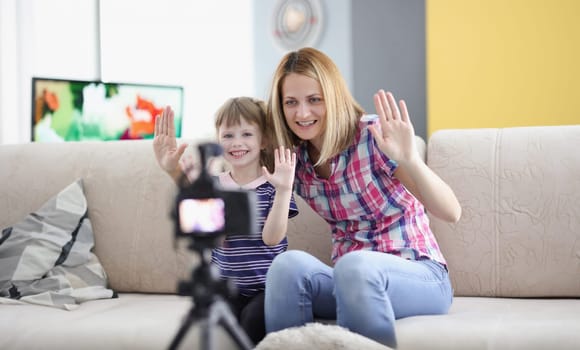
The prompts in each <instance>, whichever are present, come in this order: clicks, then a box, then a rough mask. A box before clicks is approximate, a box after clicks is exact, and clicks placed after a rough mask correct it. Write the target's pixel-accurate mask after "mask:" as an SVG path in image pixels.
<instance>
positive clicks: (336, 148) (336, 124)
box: [267, 47, 364, 165]
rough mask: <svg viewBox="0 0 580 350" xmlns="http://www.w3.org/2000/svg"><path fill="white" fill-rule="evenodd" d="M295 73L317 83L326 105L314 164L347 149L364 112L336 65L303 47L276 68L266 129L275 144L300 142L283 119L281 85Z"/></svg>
mask: <svg viewBox="0 0 580 350" xmlns="http://www.w3.org/2000/svg"><path fill="white" fill-rule="evenodd" d="M290 73H296V74H301V75H304V76H307V77H309V78H312V79H314V80H316V81H318V83H319V84H320V88H321V89H322V96H323V98H324V101H325V105H326V118H324V119H325V125H323V128H324V134H323V138H322V139H323V141H322V149H321V150H320V156H319V159H318V161H317V162H316V164H315V165H320V164H323V163H324V162H326V161H327V160H328V159H330V158H332V157H333V156H335V155H337V154H339V153H340V152H342V151H343V150H345V149H346V148H348V147H349V146H350V145H351V144H352V143H353V142H354V138H355V135H356V130H357V127H358V120H359V118H360V117H361V116H362V115H363V114H364V109H363V108H362V107H361V106H360V105H359V104H358V102H356V100H355V99H354V98H353V97H352V95H351V93H350V91H349V89H348V87H347V85H346V82H345V81H344V78H343V77H342V75H341V74H340V71H339V69H338V67H337V66H336V64H335V63H334V62H333V61H332V60H331V59H330V57H328V56H327V55H326V54H324V53H323V52H321V51H319V50H316V49H314V48H310V47H306V48H302V49H300V50H298V51H293V52H289V53H287V54H286V55H285V56H284V57H283V58H282V60H281V61H280V63H279V64H278V67H277V68H276V70H275V72H274V78H273V81H272V86H271V89H270V97H269V100H268V109H267V116H268V123H269V125H268V130H269V131H270V132H271V133H274V136H273V137H272V138H273V139H275V140H276V141H277V142H278V145H283V146H285V147H292V146H297V145H298V144H300V143H301V142H303V140H300V139H299V138H298V137H297V136H296V135H295V134H294V133H293V132H292V130H290V128H289V127H288V125H287V123H286V118H285V116H284V108H283V101H282V98H283V96H282V86H283V84H284V79H285V78H286V76H288V74H290Z"/></svg>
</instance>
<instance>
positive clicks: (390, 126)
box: [370, 90, 419, 163]
mask: <svg viewBox="0 0 580 350" xmlns="http://www.w3.org/2000/svg"><path fill="white" fill-rule="evenodd" d="M374 101H375V108H376V110H377V114H378V116H379V125H376V124H375V125H372V126H370V131H371V133H372V134H373V137H374V138H375V141H376V142H377V145H378V147H379V149H380V150H381V151H382V152H383V153H384V154H386V155H387V157H389V158H390V159H392V160H394V161H396V162H398V163H402V162H403V163H404V162H410V161H412V160H413V159H414V157H418V156H419V153H418V152H417V150H416V148H417V145H416V143H415V130H414V129H413V124H412V123H411V120H410V119H409V112H408V111H407V105H406V104H405V101H403V100H400V101H399V105H398V106H397V102H396V100H395V97H394V96H393V94H392V93H391V92H385V91H383V90H379V91H378V92H377V93H376V94H375V96H374ZM399 107H400V110H399ZM378 126H380V128H379V127H378Z"/></svg>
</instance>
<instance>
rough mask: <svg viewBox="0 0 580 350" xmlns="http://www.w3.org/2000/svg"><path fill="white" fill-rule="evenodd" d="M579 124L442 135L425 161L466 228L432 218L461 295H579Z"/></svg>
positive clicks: (434, 137)
mask: <svg viewBox="0 0 580 350" xmlns="http://www.w3.org/2000/svg"><path fill="white" fill-rule="evenodd" d="M579 149H580V125H573V126H545V127H518V128H504V129H467V130H444V131H438V132H435V133H434V134H433V135H432V136H431V138H430V139H429V141H428V147H427V163H428V165H429V166H430V167H431V168H432V169H433V170H434V171H435V172H436V173H437V174H439V175H440V176H441V177H442V178H443V179H444V180H445V181H446V182H447V183H448V184H449V185H450V186H451V188H452V189H453V190H454V191H455V194H456V195H457V197H458V199H459V201H460V202H461V205H462V209H463V212H462V216H461V219H460V220H459V222H458V223H456V224H447V223H444V222H441V221H440V220H438V219H436V218H431V227H432V229H433V231H434V233H435V235H436V236H437V239H438V241H439V244H440V245H441V249H442V251H443V254H444V255H445V257H446V259H447V261H448V264H449V269H450V275H451V279H452V282H453V286H454V289H455V294H456V295H463V296H498V297H580V151H579Z"/></svg>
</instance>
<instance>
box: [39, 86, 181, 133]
mask: <svg viewBox="0 0 580 350" xmlns="http://www.w3.org/2000/svg"><path fill="white" fill-rule="evenodd" d="M168 105H169V106H171V107H172V108H173V110H174V111H175V134H176V135H175V136H176V137H181V125H182V119H183V88H182V87H181V86H171V85H148V84H132V83H117V82H102V81H83V80H67V79H52V78H40V77H34V78H32V132H31V140H32V141H34V142H61V141H111V140H136V139H151V138H153V135H154V130H155V117H156V116H157V115H158V114H159V113H161V111H162V109H163V108H164V107H165V106H168Z"/></svg>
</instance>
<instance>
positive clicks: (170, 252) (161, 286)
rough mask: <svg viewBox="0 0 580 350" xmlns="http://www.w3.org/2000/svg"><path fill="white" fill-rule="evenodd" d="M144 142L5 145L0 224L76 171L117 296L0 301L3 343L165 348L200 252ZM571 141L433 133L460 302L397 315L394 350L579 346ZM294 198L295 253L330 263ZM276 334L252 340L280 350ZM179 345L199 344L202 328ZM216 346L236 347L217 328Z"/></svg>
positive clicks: (553, 132) (561, 131)
mask: <svg viewBox="0 0 580 350" xmlns="http://www.w3.org/2000/svg"><path fill="white" fill-rule="evenodd" d="M151 147H152V146H151V142H150V141H118V142H108V143H66V144H22V145H2V146H0V229H2V228H4V227H7V226H10V225H13V224H14V223H15V222H18V221H19V220H21V219H22V218H23V217H24V216H26V215H27V214H28V213H30V212H31V211H33V210H35V209H37V208H38V207H39V206H40V205H41V204H43V203H44V202H45V201H46V200H47V199H48V198H50V197H51V196H53V195H54V194H55V193H57V192H58V191H60V190H61V189H63V188H64V187H66V186H67V185H69V184H70V183H71V182H73V181H74V180H75V179H78V178H82V179H83V183H84V192H85V195H86V198H87V203H88V212H89V218H90V220H91V223H92V227H93V231H94V235H95V250H94V251H95V253H96V255H97V256H98V258H99V260H100V262H101V264H102V265H103V267H104V269H105V271H106V272H107V276H108V281H109V285H110V287H111V288H112V289H113V290H115V291H116V292H117V293H118V295H119V297H118V298H114V299H100V300H93V301H88V302H84V303H82V304H81V305H80V307H79V308H77V309H75V310H72V311H65V310H62V309H58V308H53V307H47V306H38V305H3V304H0V325H1V326H0V348H1V349H34V348H38V349H79V348H82V349H163V348H167V347H168V345H169V343H170V341H171V340H172V339H173V336H174V335H175V332H176V331H177V329H178V328H179V326H180V325H181V322H182V320H183V317H184V316H185V315H186V314H187V312H188V311H189V309H190V307H191V305H192V304H191V298H190V297H182V296H178V295H176V294H175V291H176V286H177V283H178V281H179V280H181V279H188V278H189V273H190V271H191V268H192V266H193V265H195V263H196V261H197V259H196V257H195V256H193V255H192V254H191V252H190V251H189V250H188V249H186V248H184V244H183V242H181V243H180V244H178V248H177V249H175V247H174V236H173V224H172V221H171V220H170V218H169V211H170V208H171V206H172V204H173V198H174V194H175V186H174V184H173V182H172V180H171V179H170V178H169V177H168V176H167V175H166V174H164V173H163V172H162V171H161V170H160V169H159V167H158V166H157V165H156V163H155V159H154V157H153V152H152V148H151ZM579 148H580V125H576V126H558V127H527V128H508V129H473V130H446V131H439V132H437V133H435V134H434V135H433V136H432V137H431V138H430V139H429V142H428V144H427V148H426V156H427V163H428V165H429V166H430V167H431V168H432V169H434V170H435V171H436V172H437V173H438V174H440V176H441V177H442V178H443V179H444V180H446V181H447V182H448V183H449V184H450V186H451V187H452V188H453V189H454V191H455V192H456V194H457V196H458V198H459V200H460V202H461V204H462V206H463V215H462V217H461V220H460V221H459V222H458V223H457V224H447V223H443V222H441V221H439V220H436V219H433V220H432V227H433V230H434V232H435V234H436V236H437V237H438V239H439V242H440V245H441V247H442V250H443V252H444V254H445V256H446V258H447V259H448V262H449V268H450V273H451V278H452V282H453V286H454V288H455V295H456V298H455V300H454V303H453V306H452V308H451V310H450V313H449V314H448V315H445V316H421V317H410V318H406V319H401V320H398V321H397V324H396V327H397V329H396V331H397V337H398V342H399V348H400V349H451V348H454V349H524V348H525V349H573V348H578V347H579V346H580V299H579V298H580V152H579V151H578V149H579ZM298 204H299V206H300V210H301V213H300V215H298V216H297V217H296V218H295V219H293V220H292V221H291V225H290V231H289V233H288V236H289V240H290V245H291V248H292V249H304V250H307V251H310V252H312V253H314V254H315V255H317V256H319V257H320V258H321V259H322V260H324V261H326V262H328V261H329V253H330V236H329V233H328V226H327V225H326V224H325V223H324V222H323V221H322V220H321V219H320V218H319V217H317V216H316V214H314V213H313V212H312V211H311V210H310V209H309V208H307V207H305V206H304V202H302V201H300V200H298ZM298 331H299V330H298ZM282 332H284V331H282ZM298 334H300V333H298ZM283 335H284V334H283V333H281V334H280V337H279V338H278V339H274V338H275V337H276V336H278V335H277V334H274V335H270V336H269V337H268V338H266V341H265V342H263V343H264V344H260V346H261V347H262V348H264V349H266V348H268V346H269V345H271V344H278V345H279V346H280V344H283V343H281V340H280V339H282V336H283ZM320 336H321V337H324V336H325V335H324V333H320ZM349 336H350V334H349ZM345 338H346V333H345ZM349 339H353V338H349ZM354 339H356V338H354ZM276 341H277V342H276ZM293 343H294V344H299V343H300V342H299V341H297V340H296V338H295V339H294V342H293ZM300 344H303V343H300ZM316 344H320V342H317V343H316ZM334 344H336V342H335V343H334ZM359 344H360V343H359ZM183 345H184V348H185V346H187V348H188V349H196V348H198V346H199V329H198V327H193V328H192V329H191V332H189V334H188V337H187V338H186V339H185V340H184V342H183ZM303 345H304V344H303ZM342 346H343V348H349V346H350V345H349V344H343V345H342ZM284 347H285V348H291V344H290V343H288V344H287V346H284ZM215 348H216V349H228V348H236V347H235V346H234V344H233V343H232V342H231V340H230V339H229V337H227V336H226V335H225V333H224V331H223V330H222V329H221V328H217V330H216V347H215ZM350 348H353V349H354V348H357V349H358V347H357V345H356V344H354V345H353V344H351V347H350Z"/></svg>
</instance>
